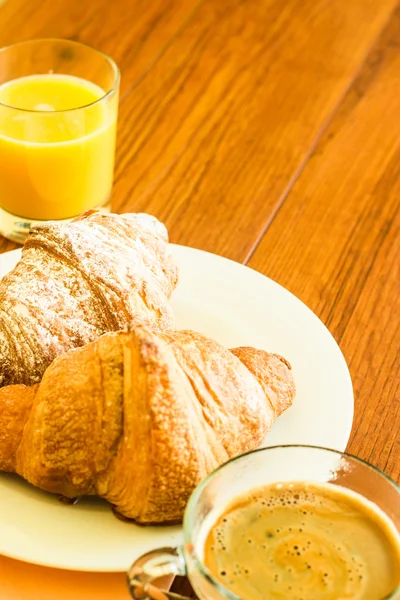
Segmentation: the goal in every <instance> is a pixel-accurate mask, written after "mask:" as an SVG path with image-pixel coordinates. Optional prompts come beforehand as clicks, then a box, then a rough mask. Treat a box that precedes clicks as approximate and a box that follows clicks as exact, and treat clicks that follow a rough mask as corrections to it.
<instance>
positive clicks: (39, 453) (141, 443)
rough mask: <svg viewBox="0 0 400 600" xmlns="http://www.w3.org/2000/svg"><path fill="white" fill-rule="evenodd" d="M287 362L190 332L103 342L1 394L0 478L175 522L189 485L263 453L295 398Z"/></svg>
mask: <svg viewBox="0 0 400 600" xmlns="http://www.w3.org/2000/svg"><path fill="white" fill-rule="evenodd" d="M294 393H295V387H294V383H293V378H292V374H291V370H290V365H289V364H288V363H287V362H286V361H285V360H284V359H282V358H281V357H279V356H277V355H274V354H269V353H267V352H265V351H264V350H256V349H255V348H235V349H233V350H230V351H229V350H226V349H225V348H223V347H222V346H221V345H219V344H218V343H217V342H215V341H213V340H211V339H209V338H207V337H205V336H203V335H201V334H199V333H195V332H193V331H170V332H166V333H160V332H155V331H152V330H150V329H149V328H147V327H138V328H136V329H135V330H134V331H129V332H116V333H109V334H105V335H104V336H102V337H100V338H99V339H98V340H97V341H95V342H93V343H91V344H89V345H87V346H85V347H82V348H79V349H75V350H71V351H70V352H68V353H66V354H64V355H62V356H60V357H58V358H57V359H56V360H55V361H54V362H53V363H52V364H51V365H50V367H49V368H48V369H47V370H46V372H45V374H44V377H43V379H42V381H41V383H40V384H35V385H33V386H32V387H26V386H24V385H14V386H7V387H3V388H2V389H0V470H2V471H9V472H16V473H19V474H20V475H21V476H22V477H24V478H25V479H27V480H28V481H30V482H31V483H32V484H34V485H35V486H38V487H39V488H42V489H44V490H47V491H49V492H53V493H56V494H61V495H63V496H66V497H70V498H72V497H76V496H80V495H86V494H88V495H93V494H97V495H98V496H100V497H102V498H104V499H106V500H108V501H109V502H110V503H111V504H113V505H114V507H115V510H116V511H117V512H118V513H120V514H121V515H124V516H125V517H128V518H130V519H134V520H135V521H136V522H138V523H143V524H148V523H165V522H174V521H179V520H180V519H181V518H182V514H183V511H184V508H185V505H186V503H187V501H188V498H189V496H190V494H191V492H192V491H193V489H194V487H195V486H196V485H197V484H198V483H199V482H200V481H201V480H202V479H204V477H205V476H206V475H207V474H208V473H210V472H211V471H213V470H214V469H215V468H216V467H217V466H219V465H220V464H222V463H224V462H225V461H226V460H228V459H229V458H231V457H233V456H236V455H238V454H241V453H242V452H245V451H247V450H251V449H254V448H256V447H258V446H259V445H260V444H261V443H262V442H263V440H264V437H265V435H266V433H267V432H268V431H269V429H270V428H271V426H272V424H273V422H274V420H275V419H276V417H277V416H278V415H279V414H280V413H281V412H282V411H284V410H285V409H286V408H287V407H288V406H289V405H290V404H291V403H292V400H293V397H294Z"/></svg>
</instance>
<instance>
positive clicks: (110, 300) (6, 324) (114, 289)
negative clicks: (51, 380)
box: [0, 211, 177, 386]
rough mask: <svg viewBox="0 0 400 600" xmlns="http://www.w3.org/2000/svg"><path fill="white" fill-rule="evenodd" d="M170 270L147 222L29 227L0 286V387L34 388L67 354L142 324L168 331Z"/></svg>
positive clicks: (163, 239)
mask: <svg viewBox="0 0 400 600" xmlns="http://www.w3.org/2000/svg"><path fill="white" fill-rule="evenodd" d="M176 283H177V269H176V266H175V265H174V263H173V261H172V258H171V256H170V253H169V249H168V235H167V232H166V229H165V227H164V226H163V225H162V224H161V223H160V222H159V221H157V219H155V218H154V217H150V216H149V215H140V214H139V215H136V214H125V215H115V214H104V213H100V212H98V211H89V212H88V213H85V214H84V215H81V217H79V218H77V219H75V220H74V221H73V222H71V223H69V224H68V225H59V224H57V223H47V224H43V225H40V226H37V227H33V228H32V229H31V231H30V235H29V237H28V240H27V241H26V243H25V245H24V247H23V250H22V259H21V261H20V262H19V263H18V264H17V265H16V267H15V268H14V269H13V271H11V272H10V273H9V274H7V275H6V276H5V277H4V278H3V279H2V280H1V282H0V386H2V385H10V384H13V383H24V384H27V385H28V384H32V383H35V382H37V381H40V379H41V377H42V375H43V373H44V371H45V369H46V368H47V366H48V365H49V364H50V363H51V362H52V361H53V360H54V359H55V358H56V357H57V356H59V355H61V354H63V353H65V352H67V351H68V350H70V349H71V348H76V347H79V346H83V345H85V344H87V343H89V342H92V341H93V340H95V339H97V338H98V337H99V336H100V335H102V334H104V333H106V332H108V331H117V330H120V329H124V328H126V327H128V326H129V325H131V326H132V325H133V324H135V323H146V324H148V325H149V326H151V327H155V328H158V329H160V330H164V329H171V328H173V327H174V323H173V317H172V311H171V308H170V305H169V302H168V299H169V297H170V294H171V292H172V291H173V289H174V288H175V285H176Z"/></svg>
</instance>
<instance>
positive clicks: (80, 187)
mask: <svg viewBox="0 0 400 600" xmlns="http://www.w3.org/2000/svg"><path fill="white" fill-rule="evenodd" d="M104 96H105V92H104V90H102V89H101V88H100V87H98V86H97V85H95V84H93V83H91V82H89V81H86V80H85V79H81V78H79V77H75V76H72V75H56V74H51V73H50V74H46V75H29V76H26V77H20V78H18V79H13V80H11V81H8V82H6V83H4V84H3V85H1V86H0V208H3V209H4V210H6V211H8V212H9V213H11V214H13V215H18V216H20V217H25V218H29V219H33V220H41V219H43V220H46V219H67V218H70V217H74V216H76V215H78V214H80V213H81V212H83V211H85V210H87V209H88V208H93V207H96V206H101V205H103V204H105V203H106V202H107V200H108V198H109V196H110V193H111V188H112V180H113V170H114V154H115V135H116V120H117V118H116V115H117V102H118V98H117V94H114V96H113V97H112V98H111V99H110V101H109V102H107V101H101V102H96V101H97V100H99V99H100V98H103V97H104Z"/></svg>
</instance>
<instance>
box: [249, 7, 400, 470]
mask: <svg viewBox="0 0 400 600" xmlns="http://www.w3.org/2000/svg"><path fill="white" fill-rule="evenodd" d="M399 39H400V13H399V12H398V13H397V14H396V15H395V17H394V18H393V20H392V21H391V23H390V26H389V28H388V29H387V31H385V33H384V35H383V36H382V38H381V40H380V42H379V44H378V46H377V48H376V49H375V50H374V52H372V54H371V55H370V56H369V58H368V60H367V62H366V64H365V67H364V69H363V71H362V73H361V74H360V76H359V77H358V79H357V80H356V81H355V83H354V85H353V86H352V88H351V90H350V91H349V93H348V95H347V97H346V99H345V101H344V102H343V105H342V107H341V109H340V111H339V112H338V114H337V115H336V117H335V119H334V121H333V122H332V124H331V126H330V127H329V128H328V130H327V132H326V133H325V135H324V136H323V138H322V139H321V141H320V143H319V144H318V146H317V147H316V149H315V151H314V153H313V155H312V156H311V157H310V160H309V162H308V164H307V166H306V168H305V169H304V172H303V173H302V174H301V177H300V178H299V180H298V181H297V183H296V185H295V186H294V188H293V189H292V190H291V192H290V194H289V195H288V197H287V198H286V200H285V202H284V203H283V206H282V208H281V210H280V211H279V213H278V214H277V216H276V218H275V219H274V221H273V222H272V224H271V226H270V227H269V228H268V229H267V231H266V233H265V236H264V238H263V240H262V242H261V243H260V245H259V246H258V247H257V249H256V251H255V253H254V255H253V256H252V257H251V259H250V261H249V265H250V266H251V267H253V268H255V269H258V270H260V271H262V272H263V273H265V274H266V275H268V276H269V277H271V278H272V279H275V280H276V281H278V282H279V283H281V284H282V285H284V286H285V287H287V288H288V289H290V290H291V291H293V292H294V293H295V294H296V295H298V296H299V297H300V298H301V299H302V300H304V302H306V303H307V304H308V305H309V306H310V307H311V308H312V309H313V310H314V311H315V312H316V313H317V315H318V316H319V317H320V318H321V319H322V320H323V321H324V322H325V323H326V325H327V326H328V327H329V329H330V330H331V332H332V333H333V335H334V336H335V338H336V339H337V341H338V342H339V344H340V346H341V348H342V350H343V352H344V354H345V356H346V358H347V361H348V363H349V365H350V370H351V374H352V379H353V385H354V392H355V419H354V427H353V432H352V436H351V440H350V444H349V451H351V452H353V453H354V454H356V455H358V456H360V457H362V458H364V459H366V460H368V461H370V462H372V463H373V464H374V465H376V466H378V467H380V468H381V469H384V470H385V471H386V472H387V473H389V474H390V475H392V477H393V478H395V479H396V480H399V478H400V361H399V358H400V319H399V316H400V196H399V186H400V138H399V135H398V129H397V126H394V124H395V123H399V122H400V77H399V73H400V53H399Z"/></svg>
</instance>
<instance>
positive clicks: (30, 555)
mask: <svg viewBox="0 0 400 600" xmlns="http://www.w3.org/2000/svg"><path fill="white" fill-rule="evenodd" d="M172 248H173V254H174V256H175V258H176V261H177V264H178V266H179V269H180V282H179V285H178V288H177V290H176V291H175V292H174V294H173V299H172V304H173V308H174V311H175V314H176V319H177V324H178V326H179V327H180V328H192V329H197V330H198V331H200V332H202V333H205V334H207V335H210V336H212V337H213V338H215V339H216V340H218V341H219V342H221V343H222V344H224V345H226V346H228V347H233V346H240V345H251V346H256V347H259V348H264V349H266V350H270V351H272V352H276V353H278V354H282V355H283V356H284V357H286V358H287V359H288V360H289V361H290V362H291V364H292V367H293V372H294V377H295V380H296V385H297V395H296V399H295V402H294V405H293V406H292V408H290V409H289V410H288V411H287V412H286V413H285V414H284V415H283V416H282V417H280V418H279V419H278V421H277V422H276V424H275V425H274V427H273V430H272V431H271V433H270V434H269V436H268V438H267V440H266V445H275V444H293V443H298V444H315V445H321V446H327V447H330V448H335V449H338V450H344V449H345V447H346V444H347V441H348V438H349V435H350V430H351V424H352V419H353V392H352V386H351V380H350V375H349V372H348V369H347V366H346V363H345V360H344V358H343V355H342V354H341V352H340V350H339V347H338V346H337V344H336V342H335V340H334V339H333V337H332V336H331V334H330V333H329V331H328V330H327V329H326V327H325V326H324V325H323V324H322V323H321V321H320V320H319V319H318V318H317V317H316V316H315V315H314V313H312V312H311V311H310V310H309V309H308V308H307V307H306V306H305V305H304V304H303V303H302V302H300V300H298V299H297V298H296V297H295V296H293V295H292V294H291V293H290V292H288V291H287V290H285V289H284V288H282V287H281V286H279V285H278V284H277V283H274V282H273V281H271V280H270V279H268V278H267V277H264V276H263V275H261V274H259V273H257V272H256V271H253V270H251V269H249V268H246V267H244V266H242V265H239V264H237V263H235V262H232V261H229V260H227V259H224V258H221V257H219V256H215V255H213V254H208V253H206V252H202V251H200V250H194V249H192V248H186V247H183V246H173V247H172ZM19 257H20V251H19V250H15V251H13V252H8V253H6V254H2V255H0V277H1V276H3V275H4V274H5V273H6V272H7V271H8V270H10V269H11V268H12V267H13V266H14V265H15V263H16V262H17V260H19ZM180 537H181V530H180V527H148V528H143V527H138V526H136V525H132V524H127V523H123V522H121V521H118V520H117V519H116V518H115V517H114V516H113V514H112V513H111V510H110V507H109V506H108V505H107V503H105V502H103V501H101V500H96V499H91V500H89V499H88V500H84V501H82V502H81V503H79V504H77V505H75V506H65V505H62V504H60V502H59V501H58V500H57V498H56V497H55V496H52V495H50V494H46V493H44V492H41V491H40V490H37V489H36V488H33V487H32V486H30V485H29V484H27V483H26V482H24V481H22V480H21V479H19V478H18V477H14V476H10V475H7V474H0V554H5V555H7V556H11V557H14V558H18V559H21V560H25V561H28V562H32V563H38V564H43V565H47V566H53V567H60V568H64V569H76V570H91V571H124V570H126V569H127V567H128V566H129V565H130V564H131V563H132V562H133V561H134V560H135V559H136V558H137V557H138V556H139V555H140V554H142V553H143V552H146V551H147V550H150V549H152V548H155V547H157V546H171V545H172V546H173V545H176V544H178V543H179V541H180Z"/></svg>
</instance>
